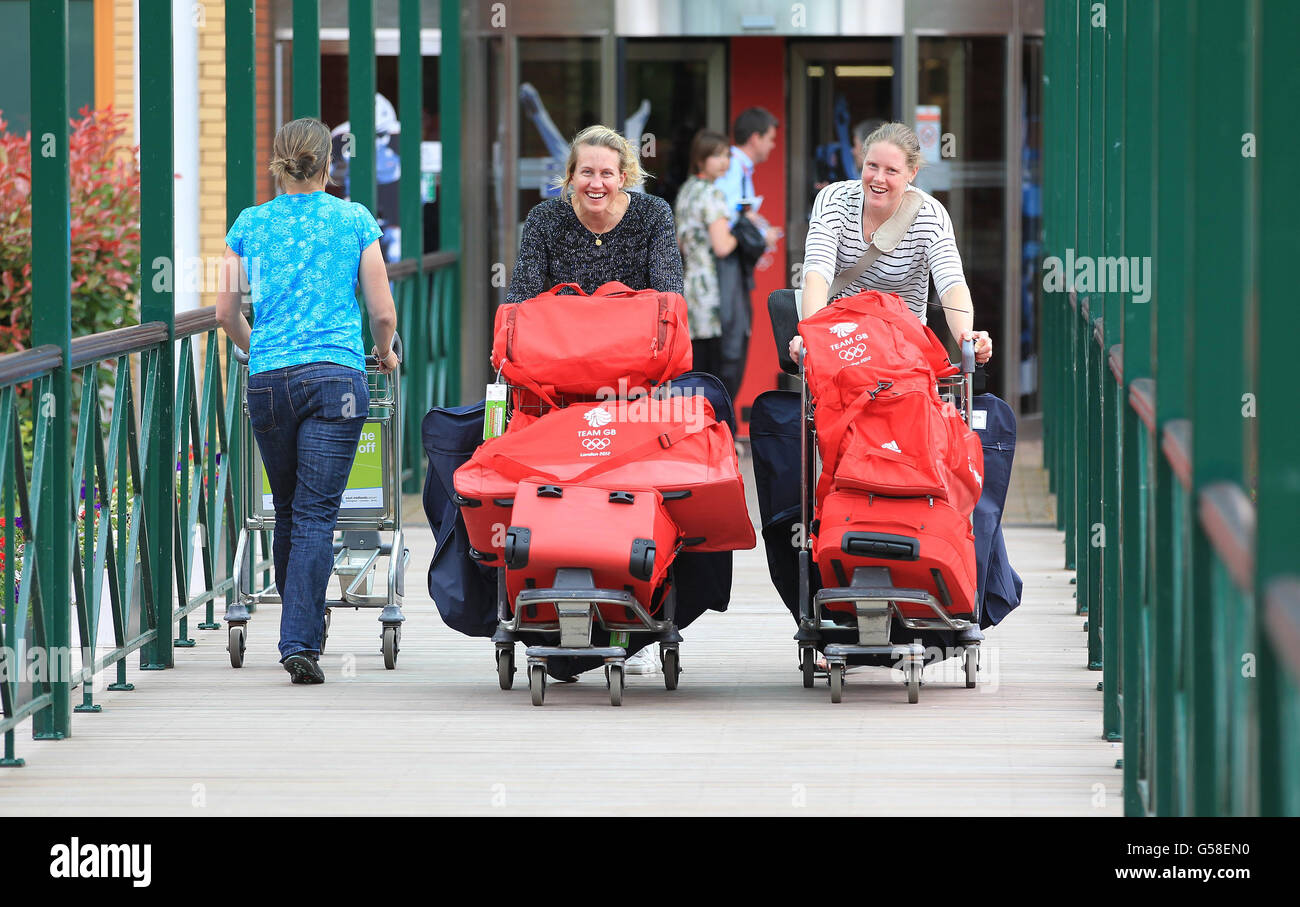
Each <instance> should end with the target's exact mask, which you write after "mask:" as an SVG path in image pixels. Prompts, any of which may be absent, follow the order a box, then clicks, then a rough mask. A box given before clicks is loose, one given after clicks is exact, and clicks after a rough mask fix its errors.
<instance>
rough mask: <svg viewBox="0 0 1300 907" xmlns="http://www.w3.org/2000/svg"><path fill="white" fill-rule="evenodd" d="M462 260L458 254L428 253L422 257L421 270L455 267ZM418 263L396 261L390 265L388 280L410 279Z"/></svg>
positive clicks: (406, 260)
mask: <svg viewBox="0 0 1300 907" xmlns="http://www.w3.org/2000/svg"><path fill="white" fill-rule="evenodd" d="M459 259H460V255H459V254H458V253H456V252H427V253H425V254H424V255H422V256H420V261H419V264H420V270H421V271H433V270H436V269H438V268H445V267H446V266H447V265H454V264H455V263H456V262H457V261H458V260H459ZM415 265H416V261H415V259H414V258H405V259H402V260H401V261H395V262H392V263H391V264H389V265H388V279H389V280H397V279H398V278H401V277H409V276H410V275H411V274H414V273H415Z"/></svg>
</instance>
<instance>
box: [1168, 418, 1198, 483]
mask: <svg viewBox="0 0 1300 907" xmlns="http://www.w3.org/2000/svg"><path fill="white" fill-rule="evenodd" d="M1160 449H1161V450H1163V451H1164V452H1165V459H1166V460H1168V461H1169V465H1170V466H1172V467H1173V470H1174V475H1176V476H1178V481H1179V482H1181V483H1182V485H1183V488H1185V489H1187V490H1189V491H1190V490H1191V487H1192V423H1191V421H1190V420H1188V419H1170V420H1169V421H1168V422H1166V423H1165V431H1164V437H1163V438H1161V440H1160Z"/></svg>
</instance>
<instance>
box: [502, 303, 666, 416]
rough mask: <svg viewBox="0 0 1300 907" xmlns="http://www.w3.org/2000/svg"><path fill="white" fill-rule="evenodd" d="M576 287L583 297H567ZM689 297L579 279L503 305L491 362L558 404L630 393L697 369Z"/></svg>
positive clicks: (511, 380) (514, 380) (515, 381)
mask: <svg viewBox="0 0 1300 907" xmlns="http://www.w3.org/2000/svg"><path fill="white" fill-rule="evenodd" d="M566 287H567V288H570V289H573V290H576V291H577V294H578V295H561V294H560V293H559V291H560V290H562V289H564V288H566ZM691 363H692V355H691V331H690V327H689V324H688V322H687V316H686V300H684V299H683V298H682V297H681V296H680V295H679V294H677V293H660V292H658V291H657V290H633V289H631V288H629V287H627V286H624V285H623V284H621V283H607V284H604V285H603V286H601V287H600V288H599V289H597V290H596V292H595V293H594V294H592V295H591V296H587V295H585V294H583V293H582V289H581V288H580V287H579V286H578V285H577V284H572V283H566V284H561V285H559V286H557V287H555V288H554V289H552V290H550V291H548V292H546V293H543V294H541V295H540V296H535V297H533V298H532V299H529V300H526V301H524V302H521V303H517V304H515V305H503V306H500V307H499V308H498V309H497V314H496V323H495V327H494V329H493V339H492V365H493V366H494V367H495V368H498V369H500V370H501V374H502V376H503V377H504V378H505V379H506V380H507V381H508V382H509V383H511V384H515V385H519V386H521V387H525V388H527V389H528V390H530V391H532V392H533V393H535V394H537V395H538V396H539V397H541V398H542V399H543V400H545V401H547V402H549V403H553V402H554V399H555V397H557V396H559V395H566V394H567V395H574V396H582V395H593V394H601V393H602V392H604V393H607V394H608V395H610V396H613V395H615V394H617V395H618V396H620V397H626V396H627V395H628V391H629V390H631V389H633V388H642V387H650V386H651V385H654V384H659V383H662V382H664V381H667V380H669V379H671V378H676V377H678V376H679V375H682V374H684V373H685V372H688V371H690V369H691Z"/></svg>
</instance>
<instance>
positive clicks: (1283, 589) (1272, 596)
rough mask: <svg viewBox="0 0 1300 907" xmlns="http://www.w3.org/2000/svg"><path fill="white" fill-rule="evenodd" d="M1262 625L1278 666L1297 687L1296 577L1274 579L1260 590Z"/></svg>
mask: <svg viewBox="0 0 1300 907" xmlns="http://www.w3.org/2000/svg"><path fill="white" fill-rule="evenodd" d="M1264 623H1265V625H1266V626H1267V627H1268V632H1269V638H1270V639H1271V640H1272V641H1273V648H1274V649H1275V650H1276V651H1277V654H1278V655H1279V656H1280V658H1281V660H1282V663H1283V664H1284V665H1286V668H1287V670H1288V671H1290V672H1291V676H1292V678H1293V679H1294V680H1295V681H1296V682H1298V683H1300V576H1278V577H1274V578H1273V580H1272V582H1270V583H1269V584H1268V587H1267V588H1266V589H1265V590H1264Z"/></svg>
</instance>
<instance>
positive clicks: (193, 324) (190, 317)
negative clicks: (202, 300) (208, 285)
mask: <svg viewBox="0 0 1300 907" xmlns="http://www.w3.org/2000/svg"><path fill="white" fill-rule="evenodd" d="M244 308H245V310H246V311H249V310H251V308H252V307H251V306H245V307H244ZM216 327H217V307H216V306H204V307H203V308H200V309H190V310H189V311H188V312H177V313H176V339H177V340H180V339H181V338H182V337H192V336H193V335H195V334H206V333H207V332H208V331H211V330H213V329H214V328H216Z"/></svg>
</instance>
